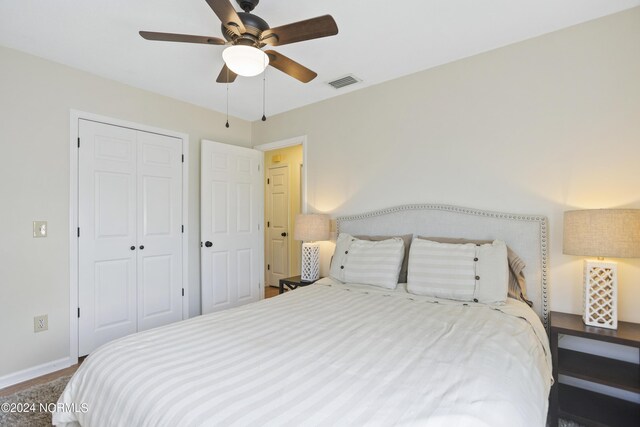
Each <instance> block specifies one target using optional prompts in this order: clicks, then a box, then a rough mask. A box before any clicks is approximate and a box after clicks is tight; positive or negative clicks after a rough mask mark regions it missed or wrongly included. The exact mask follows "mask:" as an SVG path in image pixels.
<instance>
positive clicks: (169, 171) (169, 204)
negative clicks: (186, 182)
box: [136, 131, 182, 331]
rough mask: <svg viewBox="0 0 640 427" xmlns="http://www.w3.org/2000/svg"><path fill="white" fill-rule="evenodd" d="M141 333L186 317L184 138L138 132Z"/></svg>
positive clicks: (138, 236)
mask: <svg viewBox="0 0 640 427" xmlns="http://www.w3.org/2000/svg"><path fill="white" fill-rule="evenodd" d="M137 158H138V161H137V172H138V176H137V187H138V198H137V199H138V200H137V202H138V203H137V207H138V211H137V244H138V247H137V250H136V253H137V261H138V262H137V266H138V275H137V276H138V280H137V283H138V331H143V330H145V329H150V328H155V327H157V326H162V325H166V324H168V323H171V322H176V321H178V320H181V319H182V140H180V139H177V138H172V137H169V136H164V135H158V134H154V133H148V132H141V131H138V156H137Z"/></svg>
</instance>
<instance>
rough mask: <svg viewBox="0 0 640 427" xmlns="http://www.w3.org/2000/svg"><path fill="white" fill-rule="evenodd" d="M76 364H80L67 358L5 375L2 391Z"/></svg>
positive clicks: (0, 379) (2, 381)
mask: <svg viewBox="0 0 640 427" xmlns="http://www.w3.org/2000/svg"><path fill="white" fill-rule="evenodd" d="M76 363H78V361H77V360H74V359H72V358H71V357H65V358H62V359H58V360H53V361H51V362H47V363H43V364H42V365H37V366H33V367H31V368H27V369H23V370H21V371H18V372H13V373H11V374H7V375H4V376H2V377H0V389H3V388H5V387H9V386H12V385H14V384H19V383H21V382H24V381H29V380H31V379H33V378H36V377H40V376H42V375H46V374H50V373H51V372H55V371H59V370H60V369H64V368H68V367H69V366H71V365H75V364H76Z"/></svg>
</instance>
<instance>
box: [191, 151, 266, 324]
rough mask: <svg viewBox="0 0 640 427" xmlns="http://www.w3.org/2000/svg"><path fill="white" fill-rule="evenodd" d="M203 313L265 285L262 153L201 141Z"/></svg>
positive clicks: (250, 296)
mask: <svg viewBox="0 0 640 427" xmlns="http://www.w3.org/2000/svg"><path fill="white" fill-rule="evenodd" d="M201 162H202V164H201V171H200V174H201V175H200V191H201V198H200V203H201V209H202V210H201V215H200V224H201V226H200V232H201V238H202V249H201V250H200V251H201V264H200V266H201V270H202V271H201V273H202V314H206V313H211V312H214V311H219V310H223V309H226V308H230V307H235V306H238V305H242V304H247V303H250V302H253V301H258V300H259V299H260V298H261V295H262V292H263V289H264V279H263V274H264V273H263V269H264V235H263V231H262V230H263V227H262V223H263V222H264V220H263V215H264V212H263V206H264V186H263V185H262V182H263V175H262V173H263V172H262V163H263V153H262V152H261V151H257V150H252V149H249V148H243V147H237V146H233V145H227V144H221V143H217V142H212V141H202V156H201Z"/></svg>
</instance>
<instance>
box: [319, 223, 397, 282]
mask: <svg viewBox="0 0 640 427" xmlns="http://www.w3.org/2000/svg"><path fill="white" fill-rule="evenodd" d="M403 258H404V242H403V241H402V238H400V237H392V238H390V239H387V240H379V241H368V240H360V239H356V238H355V237H353V236H351V235H349V234H346V233H342V234H340V235H339V236H338V240H337V242H336V250H335V252H334V255H333V261H332V262H331V271H330V275H331V277H332V278H334V279H337V280H340V281H342V282H348V283H359V284H364V285H372V286H379V287H382V288H387V289H395V288H396V286H397V285H398V276H399V274H400V267H401V266H402V259H403Z"/></svg>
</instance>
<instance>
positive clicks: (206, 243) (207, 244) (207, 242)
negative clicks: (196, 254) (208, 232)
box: [204, 240, 213, 248]
mask: <svg viewBox="0 0 640 427" xmlns="http://www.w3.org/2000/svg"><path fill="white" fill-rule="evenodd" d="M204 245H205V246H206V247H208V248H210V247H211V246H213V243H211V242H210V241H208V240H207V241H206V242H204Z"/></svg>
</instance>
